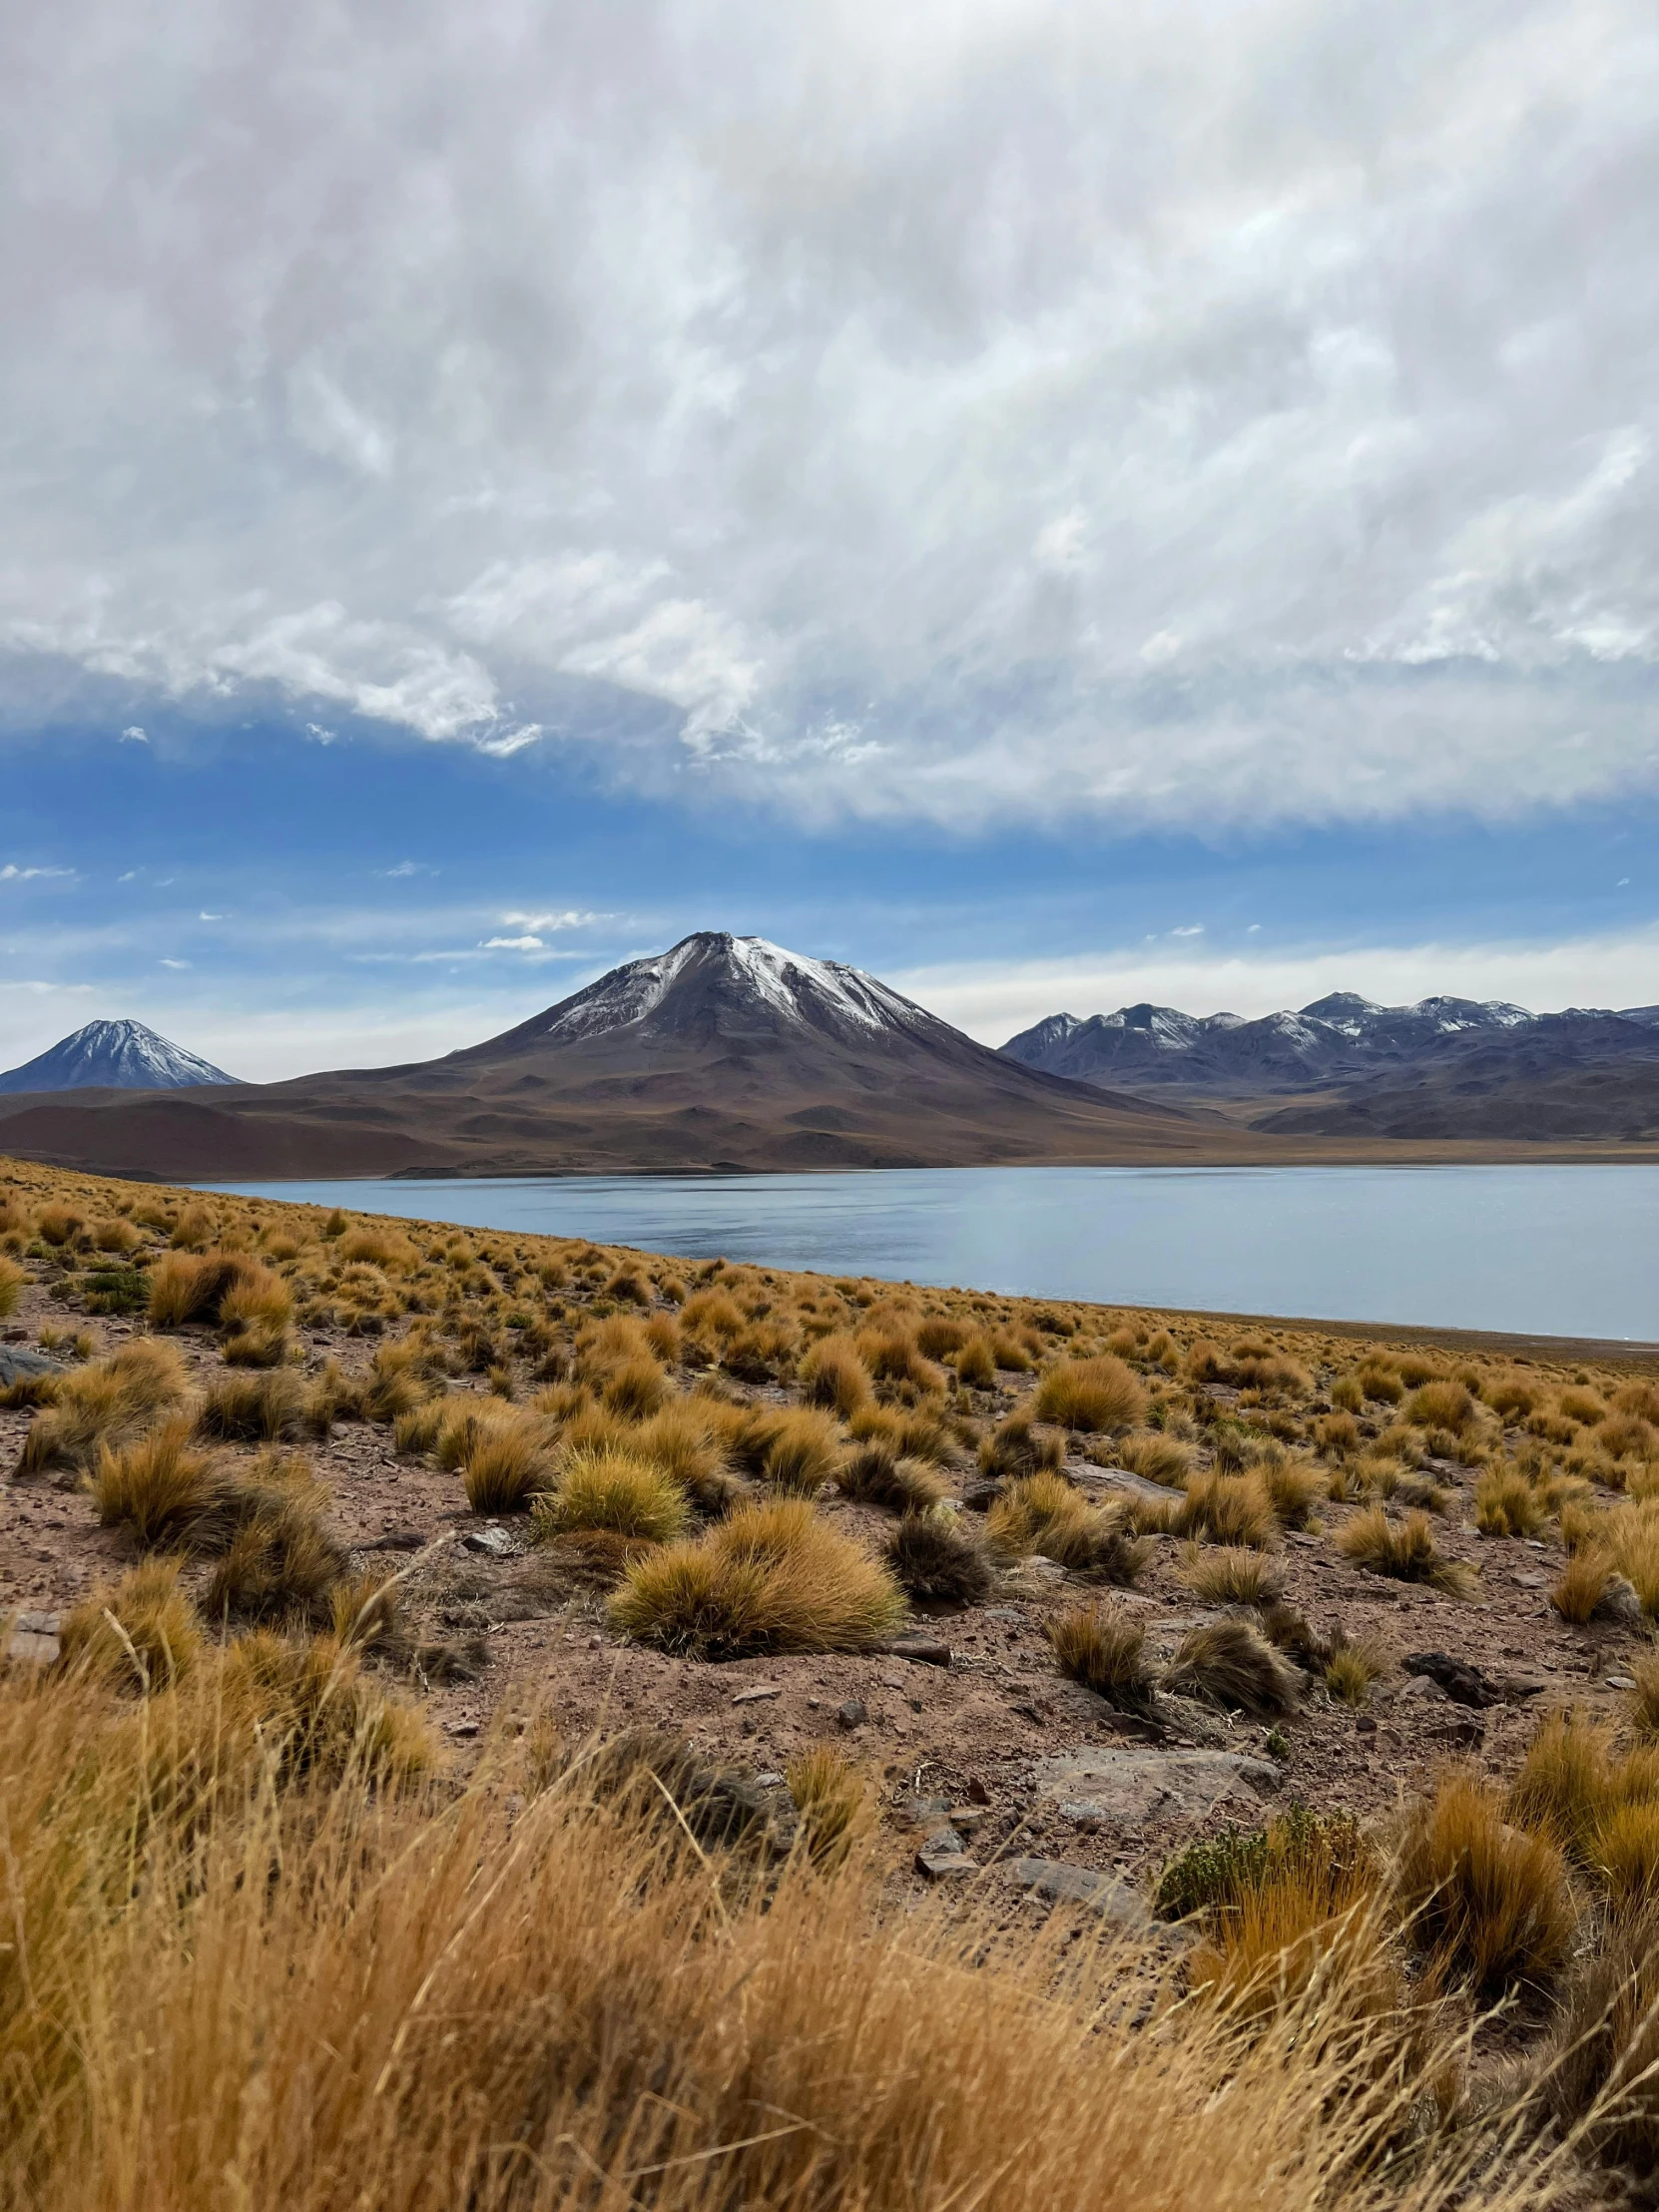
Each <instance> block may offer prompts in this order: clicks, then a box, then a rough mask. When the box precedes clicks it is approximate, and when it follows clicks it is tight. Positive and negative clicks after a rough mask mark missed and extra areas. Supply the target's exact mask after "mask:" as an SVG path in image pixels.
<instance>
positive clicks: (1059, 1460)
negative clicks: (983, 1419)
mask: <svg viewBox="0 0 1659 2212" xmlns="http://www.w3.org/2000/svg"><path fill="white" fill-rule="evenodd" d="M854 1433H856V1431H854ZM1065 1456H1066V1446H1065V1439H1064V1437H1062V1436H1059V1435H1057V1434H1056V1433H1055V1432H1054V1430H1053V1429H1039V1428H1038V1427H1037V1426H1036V1424H1035V1422H1034V1421H1033V1419H1032V1416H1031V1413H1030V1411H1029V1409H1027V1408H1023V1407H1022V1408H1021V1410H1020V1411H1019V1412H1017V1413H1010V1414H1009V1415H1008V1418H1007V1419H1006V1420H1005V1421H1003V1422H1001V1423H1000V1424H999V1425H998V1426H997V1427H995V1428H993V1429H992V1430H991V1432H990V1434H989V1435H988V1436H987V1437H986V1438H985V1439H984V1441H983V1442H982V1443H981V1444H980V1446H979V1471H980V1473H981V1474H984V1475H988V1476H990V1477H991V1478H992V1479H993V1480H996V1481H1005V1480H1007V1479H1008V1478H1010V1477H1013V1476H1019V1475H1025V1474H1041V1473H1044V1472H1046V1471H1048V1470H1050V1469H1054V1468H1058V1467H1060V1466H1062V1465H1063V1464H1064V1462H1065Z"/></svg>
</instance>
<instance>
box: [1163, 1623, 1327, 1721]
mask: <svg viewBox="0 0 1659 2212" xmlns="http://www.w3.org/2000/svg"><path fill="white" fill-rule="evenodd" d="M1301 1687H1302V1677H1301V1675H1300V1674H1299V1673H1298V1672H1297V1670H1296V1668H1295V1667H1293V1666H1292V1665H1291V1663H1290V1661H1289V1660H1288V1659H1286V1658H1285V1657H1284V1655H1283V1653H1281V1652H1279V1651H1277V1650H1275V1648H1274V1646H1273V1645H1272V1644H1270V1643H1269V1642H1268V1640H1267V1638H1266V1637H1265V1636H1264V1635H1263V1634H1262V1631H1261V1630H1260V1629H1259V1628H1258V1627H1257V1626H1256V1624H1255V1622H1254V1621H1250V1620H1246V1619H1245V1618H1244V1617H1243V1616H1242V1615H1229V1616H1228V1617H1227V1618H1225V1619H1223V1620H1217V1621H1204V1622H1201V1623H1200V1625H1199V1626H1198V1627H1197V1628H1189V1629H1188V1631H1187V1633H1186V1634H1185V1635H1184V1636H1183V1637H1182V1639H1181V1641H1180V1643H1179V1644H1178V1645H1177V1647H1176V1652H1175V1657H1174V1658H1173V1660H1172V1661H1171V1662H1170V1665H1169V1667H1168V1669H1167V1670H1166V1672H1165V1675H1164V1688H1165V1689H1166V1690H1169V1691H1172V1692H1174V1693H1175V1694H1177V1695H1179V1696H1183V1697H1196V1698H1200V1699H1202V1700H1203V1701H1204V1702H1205V1703H1206V1704H1209V1705H1219V1706H1221V1707H1222V1708H1223V1709H1224V1710H1226V1711H1229V1712H1242V1713H1253V1714H1258V1715H1262V1714H1273V1713H1285V1712H1288V1711H1289V1710H1290V1708H1291V1707H1292V1706H1293V1705H1294V1704H1295V1703H1296V1701H1297V1695H1298V1692H1299V1691H1300V1689H1301Z"/></svg>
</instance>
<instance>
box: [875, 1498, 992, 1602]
mask: <svg viewBox="0 0 1659 2212" xmlns="http://www.w3.org/2000/svg"><path fill="white" fill-rule="evenodd" d="M886 1556H887V1564H888V1566H889V1567H890V1568H891V1569H892V1572H893V1576H894V1579H895V1580H896V1581H897V1583H898V1585H899V1587H900V1588H901V1589H902V1590H903V1591H904V1592H905V1594H906V1595H907V1596H908V1597H910V1598H913V1599H914V1600H915V1602H916V1603H917V1604H921V1605H977V1604H979V1603H981V1602H982V1601H983V1600H984V1599H985V1598H986V1597H988V1596H989V1594H990V1588H991V1582H992V1579H993V1577H992V1574H991V1564H990V1561H989V1559H987V1558H986V1556H985V1547H984V1545H983V1544H982V1543H981V1542H980V1541H979V1539H978V1537H977V1536H976V1535H975V1534H974V1532H973V1530H972V1529H971V1528H970V1527H968V1526H966V1525H965V1524H964V1523H963V1522H962V1521H961V1520H960V1519H959V1518H958V1517H957V1515H955V1514H954V1513H944V1512H938V1511H934V1512H921V1513H906V1514H904V1516H903V1517H902V1519H901V1520H900V1521H899V1523H898V1526H897V1527H896V1528H895V1529H894V1530H893V1532H892V1534H891V1536H889V1537H888V1539H887V1547H886Z"/></svg>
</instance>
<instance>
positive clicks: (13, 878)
mask: <svg viewBox="0 0 1659 2212" xmlns="http://www.w3.org/2000/svg"><path fill="white" fill-rule="evenodd" d="M74 873H75V870H74V869H73V868H72V867H19V866H18V865H17V863H16V861H15V860H8V861H7V862H6V864H5V866H4V867H0V883H32V882H34V881H35V879H36V878H37V877H39V876H43V875H73V874H74Z"/></svg>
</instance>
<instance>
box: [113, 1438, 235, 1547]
mask: <svg viewBox="0 0 1659 2212" xmlns="http://www.w3.org/2000/svg"><path fill="white" fill-rule="evenodd" d="M194 1434H195V1424H194V1422H193V1421H192V1420H191V1419H190V1417H189V1416H188V1415H181V1416H180V1417H178V1418H176V1419H174V1420H170V1421H165V1422H164V1423H163V1424H162V1426H161V1427H159V1428H154V1429H152V1430H151V1431H150V1433H149V1434H148V1435H146V1436H140V1437H137V1438H135V1439H134V1440H133V1441H132V1442H131V1443H128V1444H124V1445H122V1446H121V1447H120V1449H118V1450H112V1449H111V1448H110V1447H109V1446H108V1445H105V1446H104V1448H103V1450H102V1451H101V1452H100V1454H99V1460H98V1471H97V1473H96V1474H95V1475H94V1476H93V1479H92V1502H93V1506H94V1508H95V1510H96V1511H97V1514H98V1520H99V1525H100V1526H101V1527H104V1528H125V1529H128V1530H130V1532H131V1534H132V1536H133V1538H134V1541H135V1542H137V1543H138V1544H139V1545H141V1546H142V1547H143V1548H144V1549H145V1550H147V1551H148V1550H151V1549H153V1548H154V1547H155V1546H157V1545H159V1544H170V1543H183V1542H185V1541H187V1540H188V1539H189V1537H190V1534H191V1531H192V1530H193V1528H194V1527H195V1526H196V1524H197V1523H198V1522H199V1521H200V1520H201V1518H202V1516H203V1514H204V1513H205V1512H206V1511H207V1509H208V1507H209V1505H210V1503H211V1501H212V1499H213V1496H214V1490H215V1482H214V1472H213V1463H212V1461H211V1460H210V1459H209V1457H208V1455H207V1453H206V1452H203V1451H199V1450H196V1449H194V1448H193V1440H194Z"/></svg>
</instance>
